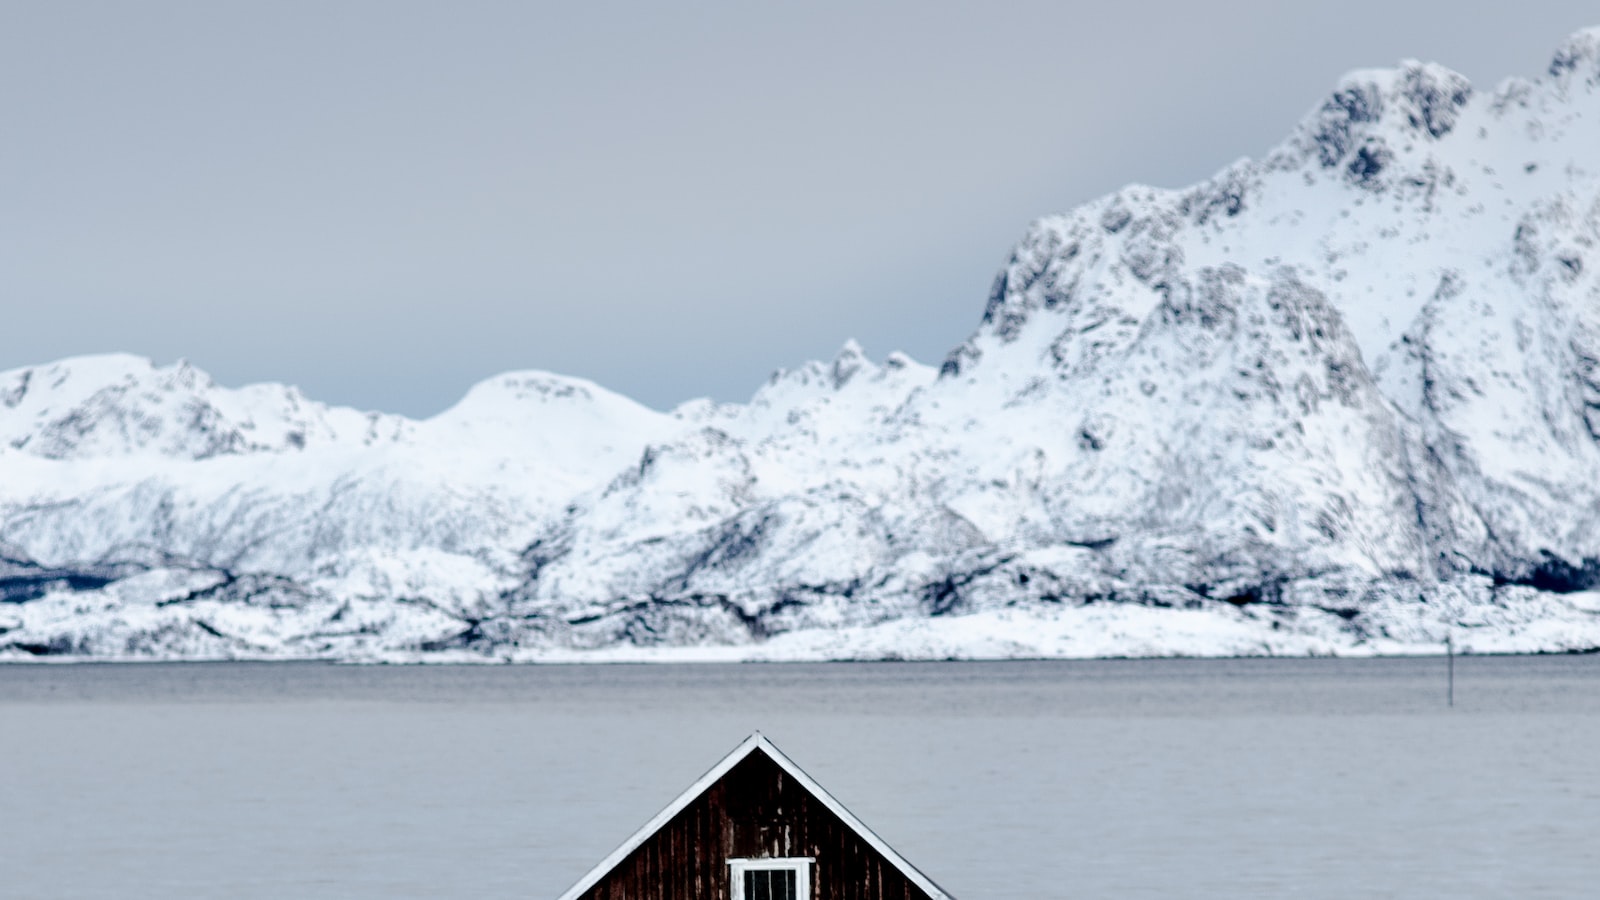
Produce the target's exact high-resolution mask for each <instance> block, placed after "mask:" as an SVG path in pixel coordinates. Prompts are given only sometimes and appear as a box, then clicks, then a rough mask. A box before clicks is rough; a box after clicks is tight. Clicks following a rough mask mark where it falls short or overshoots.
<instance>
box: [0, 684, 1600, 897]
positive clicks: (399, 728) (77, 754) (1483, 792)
mask: <svg viewBox="0 0 1600 900" xmlns="http://www.w3.org/2000/svg"><path fill="white" fill-rule="evenodd" d="M1455 666H1456V682H1455V692H1456V694H1455V699H1456V705H1455V706H1454V708H1450V707H1447V706H1446V663H1445V660H1444V659H1442V658H1439V659H1365V660H1336V659H1295V660H1284V659H1276V660H1274V659H1260V660H1105V661H1092V662H999V663H866V664H853V663H852V664H844V663H833V664H818V665H794V664H784V665H706V666H697V665H671V666H507V667H456V666H426V667H422V666H418V667H391V666H372V667H361V666H334V665H319V664H280V663H266V664H192V663H191V664H173V665H13V666H0V896H4V897H8V898H9V897H17V898H36V897H37V898H102V897H104V898H111V897H116V898H157V897H159V898H174V897H196V898H212V897H241V898H258V897H261V898H265V897H271V898H283V897H295V898H300V897H340V898H346V897H356V898H368V897H370V898H379V897H382V898H391V897H519V898H528V897H531V898H540V897H545V898H554V897H556V896H557V895H559V894H560V893H561V892H562V891H563V890H565V889H566V888H567V887H568V886H569V885H570V884H571V883H572V882H574V881H576V880H577V879H578V878H579V877H580V876H582V875H583V874H584V873H585V872H586V871H587V870H588V869H589V868H590V867H591V866H592V865H594V864H595V863H596V862H598V861H599V860H600V859H602V858H603V857H605V856H606V855H607V854H608V853H610V851H611V850H612V849H613V848H614V847H615V846H616V845H617V844H619V843H620V842H622V841H623V840H624V839H625V838H627V837H628V836H629V835H630V834H631V833H632V832H633V831H634V830H635V829H636V828H638V827H639V826H640V825H642V824H643V823H644V822H645V821H646V820H648V819H649V818H650V817H651V816H653V815H654V814H655V813H656V811H657V810H659V809H660V808H661V807H662V806H664V805H666V804H667V803H668V802H670V801H671V800H672V799H673V798H674V797H675V796H676V795H677V794H678V793H679V792H680V791H682V790H683V789H684V788H685V787H687V786H688V785H689V784H690V783H692V782H693V781H694V780H695V779H696V778H697V777H698V776H699V775H700V774H701V773H702V772H704V771H705V770H706V769H708V768H710V767H711V766H712V765H713V764H714V763H715V762H716V761H717V760H718V759H720V758H721V757H722V756H723V754H725V753H726V752H727V751H728V750H730V749H732V748H733V747H734V746H735V745H736V744H737V743H738V742H739V741H740V740H741V739H743V738H744V737H745V736H746V735H748V734H749V733H750V732H751V731H753V730H756V729H759V730H761V731H762V732H764V733H765V734H767V735H768V736H769V737H770V738H772V739H773V741H774V742H775V743H777V744H778V746H779V747H781V748H782V749H783V750H784V751H785V752H786V753H788V754H789V756H791V757H792V758H793V759H794V760H795V761H796V762H798V763H799V764H800V766H802V767H803V768H805V769H806V770H807V771H808V772H809V773H810V774H811V775H812V776H814V777H815V778H816V779H817V780H818V781H819V782H821V783H822V784H823V785H824V786H825V787H827V788H828V789H829V791H830V792H832V793H833V794H834V796H836V797H837V798H839V799H840V800H841V801H842V802H843V803H844V804H845V805H846V806H848V807H850V808H851V810H852V811H853V812H855V813H856V814H857V815H858V816H859V817H860V818H861V819H863V820H864V821H865V822H866V823H867V824H868V825H870V826H871V827H872V828H873V829H874V830H875V831H877V832H878V833H879V834H880V835H881V836H882V837H884V838H885V839H886V840H887V841H888V842H889V843H890V844H892V845H893V846H894V847H895V848H896V849H898V850H899V851H900V852H901V853H902V854H903V855H904V856H906V857H907V858H908V859H910V860H911V861H912V862H913V863H914V864H916V865H917V866H918V867H919V868H921V869H922V870H923V871H924V872H926V873H927V874H928V875H929V876H930V877H932V878H933V879H934V880H935V881H938V882H939V883H940V884H942V885H943V886H944V887H945V888H946V889H948V890H949V891H950V892H951V893H952V894H953V895H954V896H956V897H959V898H962V900H976V898H1056V897H1074V898H1086V897H1117V898H1128V897H1201V898H1204V897H1228V898H1239V897H1285V896H1296V897H1329V898H1333V897H1338V898H1348V897H1485V898H1487V897H1495V898H1501V897H1521V898H1532V897H1562V898H1567V897H1572V898H1577V897H1594V896H1600V752H1597V751H1600V656H1570V657H1470V656H1469V657H1458V658H1457V659H1456V662H1455Z"/></svg>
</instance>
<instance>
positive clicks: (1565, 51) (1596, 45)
mask: <svg viewBox="0 0 1600 900" xmlns="http://www.w3.org/2000/svg"><path fill="white" fill-rule="evenodd" d="M1549 73H1550V77H1552V78H1555V79H1558V80H1560V81H1562V82H1566V83H1570V82H1572V81H1581V82H1583V83H1585V84H1588V85H1590V86H1594V85H1597V84H1600V26H1593V27H1590V28H1583V29H1579V30H1578V31H1575V32H1573V33H1572V34H1571V35H1569V36H1568V37H1567V39H1566V40H1564V41H1562V42H1561V45H1560V46H1558V47H1557V48H1556V52H1555V53H1554V54H1553V55H1552V56H1551V57H1550V67H1549Z"/></svg>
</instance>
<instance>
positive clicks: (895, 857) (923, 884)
mask: <svg viewBox="0 0 1600 900" xmlns="http://www.w3.org/2000/svg"><path fill="white" fill-rule="evenodd" d="M756 750H760V751H761V752H763V753H765V754H766V755H767V757H768V758H770V759H771V760H772V761H773V762H775V763H777V764H778V767H779V768H781V769H783V770H784V771H785V772H787V773H789V777H791V778H793V779H794V780H795V781H797V782H799V783H800V786H801V787H802V788H804V789H805V790H806V791H807V792H809V793H810V794H811V796H813V797H815V798H817V799H818V800H821V801H822V805H823V806H826V807H827V808H828V810H829V811H830V812H832V813H833V814H834V815H836V816H838V817H839V821H841V822H843V823H844V824H845V826H846V827H848V828H849V829H850V830H851V831H854V832H855V833H856V834H857V835H859V836H860V837H861V839H862V840H864V841H866V842H867V844H868V845H869V846H870V847H872V849H874V850H876V851H878V853H880V854H882V855H883V858H884V859H886V860H888V861H889V864H890V865H892V866H894V867H895V868H896V869H898V870H900V874H902V875H904V876H905V877H906V878H907V879H909V880H910V881H911V883H912V884H914V885H916V886H917V887H919V888H921V889H922V890H923V891H924V892H926V893H927V895H928V896H929V897H932V898H933V900H955V898H953V897H951V896H950V895H949V894H947V893H945V891H944V889H943V888H941V887H939V886H938V885H937V884H934V883H933V880H932V879H930V878H929V877H928V876H926V875H924V874H922V873H921V872H919V871H918V870H917V867H916V866H913V865H912V864H911V863H909V862H907V861H906V859H905V857H902V856H901V855H900V854H898V853H896V852H895V851H894V848H893V847H890V846H889V845H888V844H886V843H884V840H883V838H880V837H878V836H877V835H876V834H873V833H872V829H870V828H868V827H867V826H866V825H865V824H864V823H863V822H862V821H861V820H860V819H858V818H856V817H855V816H854V815H853V814H852V813H851V812H850V810H848V809H845V808H844V804H842V803H840V802H839V801H838V800H835V799H834V798H833V795H832V794H829V793H828V792H827V791H825V790H823V788H822V785H820V784H817V782H816V781H815V780H813V779H812V777H811V776H810V775H807V774H806V773H805V772H804V771H803V770H801V768H800V767H799V766H797V765H795V764H794V760H792V759H790V758H789V757H787V756H784V755H783V751H782V750H779V749H778V748H777V747H774V746H773V745H772V742H771V741H769V740H767V739H766V737H765V736H764V735H762V733H761V732H759V731H757V732H755V733H754V734H752V735H750V736H749V737H747V738H745V739H744V741H742V742H741V743H740V744H739V746H737V747H735V748H733V752H732V753H729V754H728V755H727V756H724V757H723V758H722V761H721V762H719V763H717V764H716V765H714V766H712V767H711V770H710V771H709V772H707V773H705V774H704V775H702V776H700V779H699V780H698V781H696V782H695V783H694V784H692V785H690V786H689V789H688V790H686V791H684V792H683V793H682V794H679V795H678V799H676V800H674V801H672V802H671V803H669V804H667V808H666V809H663V810H662V811H661V812H658V813H656V815H655V818H653V819H651V820H650V821H649V822H646V823H645V825H644V827H643V828H640V829H639V830H638V831H636V832H634V833H633V836H632V837H630V838H628V839H627V840H626V841H623V842H622V846H620V847H618V848H617V849H615V850H613V851H612V852H611V855H610V856H607V857H606V858H605V859H603V860H601V861H600V864H599V865H597V866H595V867H594V868H593V869H590V870H589V874H587V875H585V876H583V877H582V878H581V879H579V880H578V883H577V884H575V885H573V886H572V887H570V888H568V889H567V892H566V893H565V894H562V895H561V897H560V898H559V900H577V898H578V897H579V896H580V895H582V894H583V892H584V891H587V890H588V889H589V888H592V887H594V886H595V885H596V884H598V883H599V882H600V879H601V878H604V877H605V875H606V873H608V872H610V871H611V870H612V869H614V868H616V867H617V865H618V864H619V863H621V862H622V861H623V860H624V859H627V857H628V854H630V853H632V852H633V851H635V850H637V849H639V846H640V845H641V844H643V843H644V842H645V841H647V840H649V839H650V836H651V835H653V834H655V833H656V832H657V831H659V830H661V827H662V826H663V825H666V824H667V823H668V822H670V821H671V820H672V817H673V816H676V815H677V814H678V813H680V812H682V811H683V809H684V807H686V806H688V805H689V804H690V803H693V802H694V800H695V798H697V797H699V796H700V795H701V794H703V793H705V791H706V789H707V788H710V787H711V786H712V785H713V784H716V783H717V780H718V779H720V778H721V777H722V776H724V775H726V774H728V771H729V770H730V769H732V768H733V767H734V766H736V765H738V764H739V763H740V762H741V761H742V760H743V759H744V758H745V757H747V756H749V755H750V754H751V753H754V752H755V751H756Z"/></svg>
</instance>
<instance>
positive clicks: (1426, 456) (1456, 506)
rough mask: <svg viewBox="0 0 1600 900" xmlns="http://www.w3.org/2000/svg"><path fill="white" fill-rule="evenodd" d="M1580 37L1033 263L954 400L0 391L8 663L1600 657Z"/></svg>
mask: <svg viewBox="0 0 1600 900" xmlns="http://www.w3.org/2000/svg"><path fill="white" fill-rule="evenodd" d="M1596 166H1600V28H1597V29H1589V30H1585V31H1580V32H1578V33H1576V34H1574V35H1572V36H1571V37H1569V38H1568V39H1567V40H1566V41H1565V42H1563V43H1562V44H1561V46H1560V47H1559V48H1558V49H1557V51H1556V52H1555V54H1554V56H1553V57H1552V59H1551V61H1550V64H1549V66H1548V69H1547V71H1545V72H1544V73H1542V74H1541V75H1540V76H1539V77H1538V78H1537V79H1533V80H1524V79H1510V80H1508V81H1506V82H1504V83H1502V84H1501V85H1499V86H1498V87H1496V88H1494V89H1493V90H1479V89H1476V88H1474V87H1473V86H1472V85H1471V84H1470V83H1469V82H1468V81H1467V80H1466V79H1465V78H1463V77H1462V76H1461V75H1459V74H1457V73H1455V72H1452V71H1450V70H1448V69H1446V68H1444V67H1442V66H1439V65H1435V64H1425V63H1419V62H1414V61H1407V62H1404V63H1402V64H1401V65H1400V66H1399V67H1397V68H1394V69H1383V70H1364V71H1357V72H1352V73H1350V74H1349V75H1346V76H1345V77H1344V78H1343V79H1342V80H1340V81H1339V82H1338V84H1337V85H1336V86H1335V88H1334V90H1333V91H1332V92H1331V93H1330V94H1329V95H1328V96H1327V97H1326V98H1325V99H1324V100H1323V101H1322V102H1321V103H1320V104H1318V105H1317V106H1316V107H1315V108H1314V109H1313V110H1312V111H1311V112H1310V113H1309V114H1308V115H1307V116H1306V117H1305V118H1304V119H1303V120H1302V121H1301V122H1300V123H1299V125H1298V127H1296V128H1295V129H1294V130H1293V131H1292V133H1291V134H1290V136H1289V137H1288V139H1287V140H1285V141H1284V142H1283V143H1282V144H1280V145H1279V146H1277V147H1276V148H1274V149H1272V150H1271V151H1269V152H1268V153H1267V154H1266V155H1265V156H1264V157H1263V158H1261V159H1258V160H1241V161H1239V162H1237V163H1234V164H1233V165H1230V166H1228V167H1227V168H1225V169H1224V170H1223V171H1221V172H1219V173H1218V174H1217V175H1216V176H1214V177H1213V178H1211V179H1210V180H1208V181H1205V182H1203V183H1201V184H1198V185H1195V186H1193V187H1189V188H1184V189H1178V190H1171V189H1162V188H1154V187H1146V186H1141V185H1133V186H1129V187H1127V188H1124V189H1123V190H1121V191H1118V192H1117V193H1115V194H1113V195H1110V196H1107V197H1103V198H1101V199H1099V200H1096V201H1093V202H1091V203H1088V204H1085V205H1084V206H1081V207H1079V208H1077V209H1075V210H1073V211H1071V212H1069V213H1066V214H1064V215H1057V216H1048V217H1045V218H1042V219H1040V220H1038V221H1037V222H1035V223H1033V225H1032V226H1031V227H1030V228H1029V229H1028V230H1027V232H1026V234H1025V235H1024V236H1023V238H1022V240H1021V241H1020V242H1019V243H1018V244H1017V246H1016V247H1015V249H1013V250H1012V252H1011V254H1010V257H1009V258H1008V260H1007V261H1006V263H1005V265H1004V266H1003V268H1002V269H1001V271H1000V273H999V275H998V276H997V278H996V279H995V283H994V287H993V290H992V291H991V293H990V295H989V298H988V301H987V305H986V306H985V307H984V309H983V313H982V318H981V321H980V322H979V324H978V326H977V328H976V330H975V331H974V332H973V333H972V334H971V336H970V337H969V338H968V339H967V340H966V341H964V342H963V343H962V344H961V345H960V346H958V347H956V348H954V349H953V350H952V351H951V352H950V354H949V355H948V356H947V357H946V358H945V359H944V360H943V361H942V362H941V363H940V364H939V365H936V366H930V365H924V364H922V363H919V362H917V361H915V360H912V359H910V358H909V357H907V356H905V355H903V354H898V353H895V354H890V355H889V356H887V357H886V358H884V359H882V360H881V361H874V360H873V359H870V358H869V357H868V356H867V355H866V353H865V352H864V351H863V350H862V349H861V348H860V347H859V346H857V345H855V344H854V343H849V344H846V345H845V347H844V348H843V349H841V350H840V351H839V353H838V355H837V356H836V357H835V358H834V359H832V360H831V361H827V362H809V363H806V364H804V365H801V366H799V367H797V368H794V369H789V370H781V371H779V372H777V373H776V374H774V375H773V376H772V378H771V379H770V380H769V381H768V382H767V383H766V384H765V385H763V386H762V387H761V388H760V389H759V390H757V391H756V392H755V394H754V396H753V397H752V398H751V399H750V400H749V401H748V402H746V403H742V404H723V403H714V402H711V401H708V400H697V401H691V402H689V403H686V404H683V405H682V406H680V407H678V408H676V409H674V410H672V411H670V412H658V411H655V410H652V409H649V408H646V407H644V406H642V405H640V404H638V403H635V402H633V401H631V400H629V399H628V398H626V397H623V396H620V395H618V394H615V393H612V392H610V391H607V390H605V389H604V388H602V387H600V386H598V385H596V384H593V383H591V382H588V381H584V380H581V379H576V378H568V377H563V376H559V375H554V374H549V373H545V372H534V371H529V372H514V373H508V374H504V375H500V376H497V377H494V378H491V379H489V380H487V381H485V382H483V383H481V384H479V385H477V386H475V387H473V388H472V389H471V390H470V391H469V392H468V393H467V395H466V396H465V397H464V398H463V399H462V400H461V401H460V402H459V403H458V404H456V405H455V406H454V407H452V408H451V409H449V410H447V411H445V412H444V413H441V414H440V415H437V416H435V417H433V418H430V419H425V420H412V419H407V418H404V417H401V416H395V415H386V414H379V413H367V412H360V411H356V410H352V409H345V408H338V407H331V406H327V405H324V404H321V403H318V402H315V401H313V400H311V399H308V398H307V397H305V396H304V395H302V394H301V393H300V392H299V391H298V390H296V389H294V388H291V387H285V386H281V385H273V384H267V385H252V386H248V387H244V388H238V389H232V388H225V387H220V386H218V385H217V384H215V383H214V382H213V381H212V380H211V379H210V377H208V376H207V375H206V374H205V373H203V372H200V371H198V370H196V369H195V368H193V367H191V366H189V365H187V364H183V363H180V364H177V365H174V366H167V367H159V366H155V365H153V364H152V363H151V362H150V361H148V360H145V359H141V358H138V357H133V356H123V355H107V356H92V357H78V358H72V359H66V360H61V361H59V362H55V363H50V364H45V365H39V366H32V367H28V368H21V369H13V370H11V371H7V372H3V373H0V659H14V660H18V659H38V658H44V657H50V658H104V659H213V658H261V659H280V658H317V659H337V660H350V661H412V660H527V661H533V660H551V661H554V660H629V659H649V660H674V659H718V660H735V659H831V658H967V657H1062V656H1107V655H1111V656H1138V655H1166V654H1189V655H1244V654H1308V653H1329V654H1373V653H1420V652H1435V651H1436V650H1437V649H1438V648H1439V647H1440V645H1441V643H1442V642H1443V641H1444V640H1445V638H1446V637H1447V636H1448V637H1451V638H1452V639H1453V640H1454V641H1455V642H1456V643H1457V645H1458V646H1461V647H1464V648H1466V649H1469V650H1473V651H1477V652H1497V651H1507V652H1538V651H1578V650H1594V649H1597V648H1600V249H1597V247H1600V170H1597V169H1596Z"/></svg>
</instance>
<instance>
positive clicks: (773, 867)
mask: <svg viewBox="0 0 1600 900" xmlns="http://www.w3.org/2000/svg"><path fill="white" fill-rule="evenodd" d="M816 861H817V858H816V857H815V856H769V857H766V858H764V859H730V860H728V868H729V869H730V870H731V872H730V873H729V877H730V879H731V880H732V881H733V900H745V896H744V873H746V872H771V871H783V870H785V869H787V870H788V871H790V872H793V873H795V875H794V895H795V900H811V864H812V863H814V862H816Z"/></svg>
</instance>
